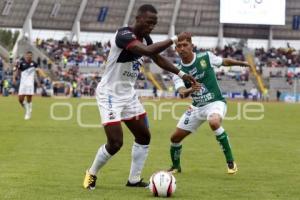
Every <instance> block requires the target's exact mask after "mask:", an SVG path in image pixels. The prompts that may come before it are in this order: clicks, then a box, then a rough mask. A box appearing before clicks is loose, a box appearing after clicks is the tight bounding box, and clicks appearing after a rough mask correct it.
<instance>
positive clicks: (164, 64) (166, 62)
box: [150, 54, 196, 84]
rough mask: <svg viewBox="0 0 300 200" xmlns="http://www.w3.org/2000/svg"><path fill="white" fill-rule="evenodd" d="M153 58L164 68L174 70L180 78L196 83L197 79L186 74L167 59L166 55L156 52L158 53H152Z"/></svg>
mask: <svg viewBox="0 0 300 200" xmlns="http://www.w3.org/2000/svg"><path fill="white" fill-rule="evenodd" d="M150 57H151V58H152V60H153V61H154V62H155V63H156V64H157V65H158V66H159V67H160V68H162V69H164V70H166V71H169V72H172V73H173V74H176V75H178V76H179V77H180V78H182V79H183V80H185V81H188V82H190V83H191V84H196V80H195V79H194V78H193V77H192V76H190V75H188V74H185V73H184V72H182V71H180V70H179V69H177V68H176V67H175V66H174V65H173V64H172V63H171V62H170V61H169V60H168V59H166V58H165V57H163V56H161V55H159V54H156V55H152V56H150Z"/></svg>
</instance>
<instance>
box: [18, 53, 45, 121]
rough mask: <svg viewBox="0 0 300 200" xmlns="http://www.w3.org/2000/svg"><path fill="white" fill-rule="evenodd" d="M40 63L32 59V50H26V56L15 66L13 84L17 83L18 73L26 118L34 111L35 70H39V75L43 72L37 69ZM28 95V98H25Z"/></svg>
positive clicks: (20, 101) (20, 94)
mask: <svg viewBox="0 0 300 200" xmlns="http://www.w3.org/2000/svg"><path fill="white" fill-rule="evenodd" d="M37 67H38V65H37V63H36V62H34V61H33V60H32V52H31V51H28V52H26V55H25V58H22V59H21V60H20V62H19V63H18V64H17V66H16V68H15V73H14V76H13V84H14V85H15V84H16V77H17V76H18V75H20V76H21V78H20V86H19V92H18V95H19V103H20V104H21V106H22V107H23V108H25V117H24V119H25V120H29V119H30V118H31V112H32V95H33V94H34V79H35V74H36V73H35V72H36V71H37V72H38V74H39V75H42V74H43V73H41V72H39V69H37ZM25 97H26V100H25Z"/></svg>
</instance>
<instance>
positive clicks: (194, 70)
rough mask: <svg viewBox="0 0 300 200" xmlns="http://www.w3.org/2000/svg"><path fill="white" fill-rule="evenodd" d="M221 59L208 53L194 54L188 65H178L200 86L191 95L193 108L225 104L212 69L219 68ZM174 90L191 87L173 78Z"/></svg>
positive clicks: (177, 78) (175, 77) (179, 79)
mask: <svg viewBox="0 0 300 200" xmlns="http://www.w3.org/2000/svg"><path fill="white" fill-rule="evenodd" d="M222 62H223V59H222V58H221V57H218V56H215V55H214V54H212V53H210V52H205V53H199V54H194V59H193V61H192V62H191V63H189V64H184V63H182V62H181V63H180V64H179V65H178V68H179V69H180V70H181V71H183V72H185V73H186V74H189V75H191V76H193V77H194V78H195V79H196V81H197V82H199V83H200V84H201V89H200V91H195V92H193V93H192V94H191V96H192V99H193V103H192V105H193V106H196V107H201V106H204V105H207V104H209V103H211V102H214V101H223V102H225V103H226V101H225V99H224V97H223V96H222V92H221V90H220V87H219V85H218V82H217V78H216V74H215V71H214V68H213V67H220V66H221V65H222ZM173 81H174V83H175V88H176V90H177V89H178V88H180V87H186V88H189V87H191V85H190V83H188V82H184V81H183V80H182V79H181V78H179V77H178V76H176V75H175V76H174V77H173Z"/></svg>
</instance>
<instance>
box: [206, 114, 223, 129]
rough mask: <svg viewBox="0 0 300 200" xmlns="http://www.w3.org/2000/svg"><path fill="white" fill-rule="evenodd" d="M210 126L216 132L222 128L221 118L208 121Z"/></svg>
mask: <svg viewBox="0 0 300 200" xmlns="http://www.w3.org/2000/svg"><path fill="white" fill-rule="evenodd" d="M208 123H209V126H210V128H211V129H212V130H216V129H218V128H220V126H221V118H220V117H212V118H210V119H209V120H208Z"/></svg>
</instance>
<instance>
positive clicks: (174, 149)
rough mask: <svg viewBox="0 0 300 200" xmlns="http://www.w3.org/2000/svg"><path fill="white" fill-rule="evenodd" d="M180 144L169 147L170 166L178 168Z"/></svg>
mask: <svg viewBox="0 0 300 200" xmlns="http://www.w3.org/2000/svg"><path fill="white" fill-rule="evenodd" d="M181 149H182V145H181V144H180V145H176V146H175V145H172V144H171V148H170V154H171V159H172V163H173V165H172V167H174V168H180V154H181Z"/></svg>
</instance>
